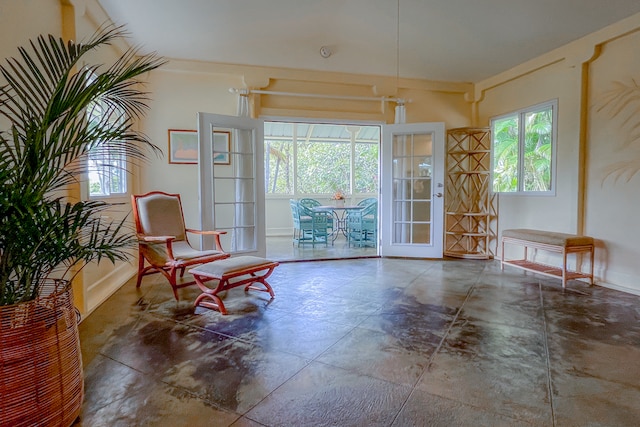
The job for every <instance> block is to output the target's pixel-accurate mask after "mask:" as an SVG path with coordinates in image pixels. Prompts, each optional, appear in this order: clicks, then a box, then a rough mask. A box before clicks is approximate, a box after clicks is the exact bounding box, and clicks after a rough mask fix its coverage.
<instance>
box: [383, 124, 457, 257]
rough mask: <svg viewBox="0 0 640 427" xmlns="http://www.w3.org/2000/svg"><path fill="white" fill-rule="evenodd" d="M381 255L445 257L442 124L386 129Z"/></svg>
mask: <svg viewBox="0 0 640 427" xmlns="http://www.w3.org/2000/svg"><path fill="white" fill-rule="evenodd" d="M382 134H383V137H382V150H381V153H382V155H381V159H382V161H381V172H382V173H381V179H380V183H381V188H380V212H379V214H380V243H381V245H380V255H382V256H402V257H413V258H442V247H443V237H444V222H443V217H444V211H443V209H444V198H443V196H444V169H445V167H444V159H445V153H444V151H445V144H444V141H445V138H444V123H410V124H396V125H385V126H383V127H382Z"/></svg>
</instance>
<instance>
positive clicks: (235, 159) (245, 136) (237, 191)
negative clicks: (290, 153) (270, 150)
mask: <svg viewBox="0 0 640 427" xmlns="http://www.w3.org/2000/svg"><path fill="white" fill-rule="evenodd" d="M263 138H264V122H263V120H260V119H251V118H248V117H235V116H223V115H219V114H209V113H198V147H199V161H198V173H199V198H200V221H201V227H202V229H203V230H219V231H226V232H227V234H225V235H223V236H222V238H221V241H222V247H223V248H224V249H225V251H227V252H229V253H232V254H243V255H255V256H260V257H264V256H265V255H266V237H265V236H266V232H265V215H264V209H265V207H264V143H263ZM212 245H213V240H212V239H211V238H210V237H206V236H205V237H204V238H203V241H202V247H203V248H211V247H212Z"/></svg>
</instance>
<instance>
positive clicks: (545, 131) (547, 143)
mask: <svg viewBox="0 0 640 427" xmlns="http://www.w3.org/2000/svg"><path fill="white" fill-rule="evenodd" d="M552 128H553V109H552V107H548V108H547V109H545V110H542V111H536V112H532V113H527V114H525V141H524V182H523V189H524V191H549V190H551V147H552V144H551V137H552Z"/></svg>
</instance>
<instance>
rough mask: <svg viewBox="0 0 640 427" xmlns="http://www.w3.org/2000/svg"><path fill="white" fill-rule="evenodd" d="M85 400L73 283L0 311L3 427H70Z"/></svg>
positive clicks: (0, 415) (49, 288) (46, 289)
mask: <svg viewBox="0 0 640 427" xmlns="http://www.w3.org/2000/svg"><path fill="white" fill-rule="evenodd" d="M83 398H84V384H83V379H82V356H81V353H80V340H79V335H78V320H77V317H76V311H75V309H74V307H73V295H72V292H71V286H70V285H69V284H68V283H64V284H62V285H60V284H59V283H57V282H48V283H47V284H45V286H44V288H43V292H42V296H41V297H40V298H38V299H37V300H34V301H30V302H26V303H22V304H16V305H10V306H1V307H0V426H3V427H4V426H12V427H14V426H65V427H68V426H70V425H71V424H73V422H74V421H75V419H76V418H77V417H78V415H79V414H80V409H81V407H82V400H83Z"/></svg>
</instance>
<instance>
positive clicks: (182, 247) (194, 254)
mask: <svg viewBox="0 0 640 427" xmlns="http://www.w3.org/2000/svg"><path fill="white" fill-rule="evenodd" d="M171 248H172V250H173V257H174V258H175V259H177V260H182V261H188V260H190V259H196V258H206V257H209V256H212V255H221V254H223V253H224V252H221V251H216V250H214V249H210V250H205V251H199V250H197V249H193V248H192V247H191V246H190V245H189V244H188V243H187V242H186V241H185V240H182V241H179V242H173V244H172V245H171Z"/></svg>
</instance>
